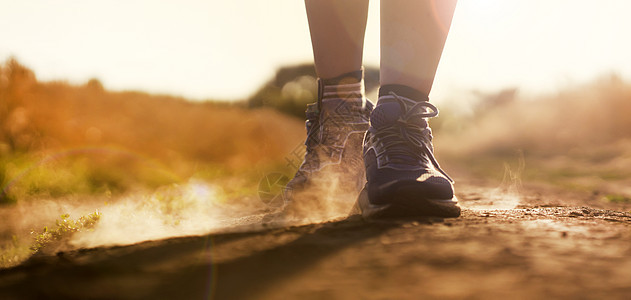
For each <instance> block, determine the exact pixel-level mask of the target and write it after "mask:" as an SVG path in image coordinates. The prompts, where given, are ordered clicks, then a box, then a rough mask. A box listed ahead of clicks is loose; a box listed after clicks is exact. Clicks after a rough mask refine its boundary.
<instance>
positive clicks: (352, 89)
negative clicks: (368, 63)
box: [319, 70, 366, 102]
mask: <svg viewBox="0 0 631 300" xmlns="http://www.w3.org/2000/svg"><path fill="white" fill-rule="evenodd" d="M319 81H320V82H319V84H320V93H321V94H320V99H321V100H322V101H326V100H330V99H343V100H346V101H358V102H363V101H364V98H365V94H366V92H365V90H364V71H363V70H359V71H355V72H350V73H346V74H343V75H341V76H338V77H335V78H330V79H320V80H319Z"/></svg>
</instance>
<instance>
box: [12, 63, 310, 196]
mask: <svg viewBox="0 0 631 300" xmlns="http://www.w3.org/2000/svg"><path fill="white" fill-rule="evenodd" d="M302 127H303V125H302V122H301V121H298V120H295V119H294V118H291V117H288V116H284V115H282V114H281V113H278V112H276V111H274V110H272V109H266V108H263V109H252V110H248V109H247V108H245V107H243V103H234V104H230V103H215V102H189V101H186V100H185V99H183V98H178V97H171V96H162V95H150V94H146V93H142V92H110V91H107V90H105V89H104V88H103V85H102V84H101V83H100V82H99V80H97V79H91V80H90V81H88V82H87V83H86V84H85V85H79V86H74V85H70V84H68V83H66V82H39V81H37V79H36V77H35V75H34V73H33V72H32V71H31V70H29V69H28V68H26V67H24V66H22V65H21V64H20V63H18V62H17V61H16V60H15V59H9V60H8V61H7V62H5V63H4V64H3V65H0V183H1V184H2V191H1V192H0V203H15V202H16V201H17V200H18V199H26V198H28V197H59V196H63V195H68V194H95V193H115V194H116V193H124V192H127V191H129V190H130V189H133V188H142V187H146V188H155V187H158V186H161V185H165V184H169V183H174V182H178V181H181V180H186V179H187V178H190V177H191V176H199V177H201V178H203V179H220V178H219V177H221V178H226V177H229V176H232V175H234V176H237V174H238V176H239V177H243V178H247V179H252V180H254V181H256V179H253V178H258V177H260V176H261V173H263V172H264V171H261V170H266V169H269V168H271V166H277V165H284V161H283V158H284V156H285V155H286V153H289V152H291V151H292V150H293V149H294V148H295V147H296V145H300V141H301V140H302V135H303V134H304V133H303V130H304V129H303V128H302ZM279 133H282V134H279ZM247 174H250V175H247ZM231 182H232V181H231ZM248 184H250V183H248ZM252 184H253V185H255V184H256V183H252ZM235 189H237V190H238V189H239V188H238V187H235Z"/></svg>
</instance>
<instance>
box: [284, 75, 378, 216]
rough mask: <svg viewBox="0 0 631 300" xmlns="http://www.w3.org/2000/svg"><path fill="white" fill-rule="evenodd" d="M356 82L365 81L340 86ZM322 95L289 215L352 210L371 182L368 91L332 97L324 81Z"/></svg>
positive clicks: (312, 109)
mask: <svg viewBox="0 0 631 300" xmlns="http://www.w3.org/2000/svg"><path fill="white" fill-rule="evenodd" d="M354 84H362V85H363V82H359V83H353V84H345V85H337V87H338V89H340V88H344V87H345V86H346V87H350V86H351V85H354ZM318 99H319V101H318V102H317V103H313V104H309V105H308V106H307V110H306V117H307V121H306V127H307V139H306V141H305V145H306V153H305V156H304V161H303V162H302V164H301V165H300V168H299V169H298V170H297V172H296V174H295V176H294V177H293V178H292V179H291V180H290V181H289V183H288V184H287V186H286V188H285V190H284V192H283V196H284V199H285V206H284V208H283V211H282V213H281V215H283V218H284V219H287V218H290V219H291V218H293V219H305V218H311V219H315V218H318V219H323V218H331V217H336V216H341V215H347V214H348V212H349V211H350V209H351V207H352V206H353V203H354V201H355V199H356V198H357V195H358V194H359V191H360V190H361V189H362V187H363V185H364V183H365V178H366V176H365V173H364V172H365V168H364V163H363V157H362V150H361V149H362V140H363V137H364V134H365V132H366V130H367V129H368V120H369V117H370V112H371V111H372V106H373V105H372V103H370V101H367V100H366V98H365V97H364V96H363V94H356V93H350V94H345V98H340V97H331V96H327V94H326V89H325V87H324V84H323V83H322V81H319V96H318Z"/></svg>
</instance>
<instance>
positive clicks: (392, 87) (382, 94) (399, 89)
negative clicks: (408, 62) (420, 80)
mask: <svg viewBox="0 0 631 300" xmlns="http://www.w3.org/2000/svg"><path fill="white" fill-rule="evenodd" d="M390 93H395V94H396V95H397V96H399V97H400V98H405V100H408V101H410V102H420V101H429V97H428V95H426V94H425V93H423V92H421V91H419V90H417V89H414V88H411V87H409V86H407V85H401V84H386V85H383V86H381V87H380V88H379V100H378V101H377V105H379V103H381V102H386V101H388V100H394V96H392V95H391V94H390Z"/></svg>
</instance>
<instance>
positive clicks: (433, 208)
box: [356, 92, 460, 218]
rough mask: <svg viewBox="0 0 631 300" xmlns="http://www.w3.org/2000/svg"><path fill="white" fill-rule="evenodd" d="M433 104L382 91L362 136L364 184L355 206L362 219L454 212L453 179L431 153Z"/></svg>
mask: <svg viewBox="0 0 631 300" xmlns="http://www.w3.org/2000/svg"><path fill="white" fill-rule="evenodd" d="M437 115H438V109H437V108H436V107H435V106H434V105H432V104H431V103H429V102H428V101H413V100H411V99H409V98H406V97H402V96H399V95H397V94H395V93H394V92H390V93H388V94H386V95H382V96H381V97H380V98H379V102H378V103H377V106H376V107H375V109H374V110H373V112H372V113H371V115H370V128H369V129H368V131H367V132H366V136H365V138H364V148H363V152H364V163H365V166H366V179H367V182H366V185H365V187H364V188H363V190H362V191H361V193H360V195H359V197H358V200H357V204H356V209H358V210H359V212H361V214H362V215H363V216H364V217H365V218H388V217H406V216H407V217H415V216H437V217H458V216H459V215H460V206H459V205H458V200H457V199H456V197H455V196H454V189H453V185H452V184H453V182H454V181H453V180H452V179H451V178H450V177H449V176H448V175H447V174H446V173H445V172H444V171H443V170H442V169H441V168H440V166H439V165H438V162H437V161H436V158H435V157H434V149H433V145H432V131H431V129H430V128H429V124H428V118H432V117H436V116H437Z"/></svg>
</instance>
